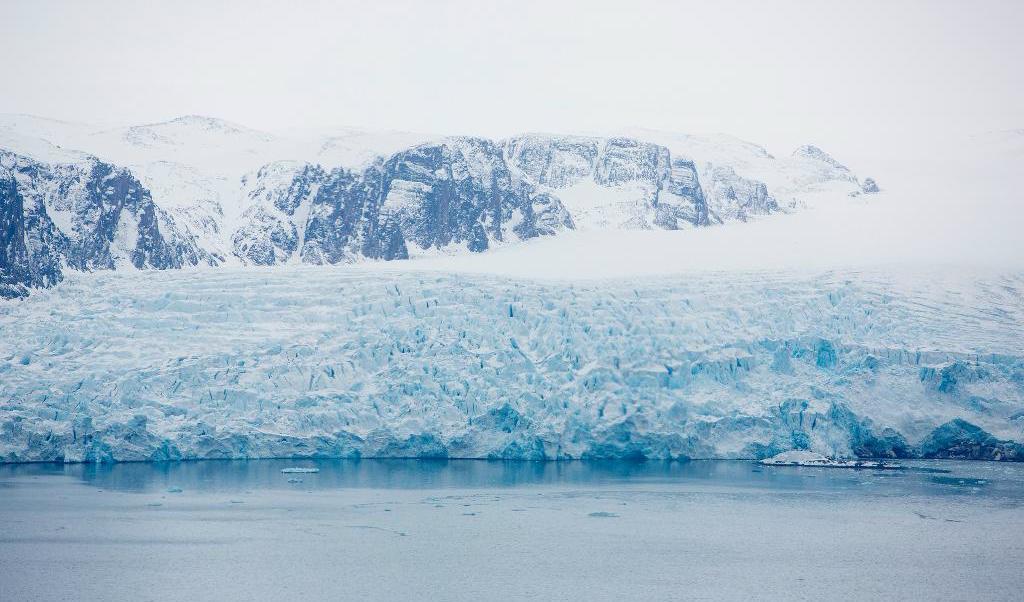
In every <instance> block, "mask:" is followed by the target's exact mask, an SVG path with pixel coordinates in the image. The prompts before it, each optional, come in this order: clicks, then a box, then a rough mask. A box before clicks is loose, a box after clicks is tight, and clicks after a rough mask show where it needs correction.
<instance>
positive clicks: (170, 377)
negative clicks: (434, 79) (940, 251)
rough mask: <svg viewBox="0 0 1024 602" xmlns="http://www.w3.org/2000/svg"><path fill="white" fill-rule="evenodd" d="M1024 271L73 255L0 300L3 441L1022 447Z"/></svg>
mask: <svg viewBox="0 0 1024 602" xmlns="http://www.w3.org/2000/svg"><path fill="white" fill-rule="evenodd" d="M1022 293H1024V277H1022V276H1021V275H1020V274H1019V273H1018V274H1016V275H1013V274H1009V275H1008V274H1000V273H987V274H972V273H965V272H935V273H921V272H912V273H903V272H888V271H861V272H856V271H844V272H842V273H829V272H817V273H805V274H804V273H792V272H777V271H772V272H763V271H759V272H730V273H708V274H701V273H692V274H688V275H682V276H671V277H662V278H655V279H646V280H643V281H621V280H620V281H599V282H591V283H571V282H564V281H563V282H553V281H552V282H544V283H542V282H531V281H527V280H509V279H505V278H499V277H493V276H483V275H461V276H460V275H451V274H431V273H404V272H400V271H387V272H379V271H370V270H368V269H352V268H349V267H340V266H339V267H311V266H286V267H271V268H249V269H239V268H224V269H220V270H204V271H198V272H182V271H168V272H134V273H127V274H121V273H109V272H108V273H96V274H71V275H69V276H68V278H67V280H66V281H65V282H64V283H63V284H61V285H60V286H58V287H55V288H52V289H48V290H43V291H38V292H37V293H35V294H33V295H31V296H30V297H29V298H28V299H25V300H20V301H6V302H0V330H2V331H3V333H4V336H3V337H2V339H0V460H7V461H16V460H65V461H72V460H103V461H109V460H160V459H172V458H224V457H270V456H274V457H281V456H345V457H349V456H359V455H362V456H406V457H409V456H435V457H440V456H459V457H481V458H482V457H502V458H529V459H538V458H570V457H571V458H578V457H615V458H622V457H631V458H637V457H648V458H667V457H694V458H698V457H763V456H768V455H772V454H775V453H778V452H780V451H783V450H787V449H793V448H810V449H812V450H815V451H818V452H820V453H824V454H827V455H830V456H895V457H905V456H916V455H923V456H930V457H935V456H938V457H942V456H955V457H976V458H986V459H1015V458H1016V459H1021V458H1022V457H1024V449H1022V447H1021V446H1020V445H1018V444H1015V443H1012V442H1010V441H1008V440H1015V441H1022V440H1024V346H1022V341H1024V326H1022V325H1024V294H1022Z"/></svg>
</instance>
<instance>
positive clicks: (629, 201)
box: [503, 134, 712, 230]
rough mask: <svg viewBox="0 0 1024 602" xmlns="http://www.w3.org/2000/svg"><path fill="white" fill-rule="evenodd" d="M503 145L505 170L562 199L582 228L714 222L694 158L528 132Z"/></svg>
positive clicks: (643, 145)
mask: <svg viewBox="0 0 1024 602" xmlns="http://www.w3.org/2000/svg"><path fill="white" fill-rule="evenodd" d="M503 147H504V152H505V156H506V157H507V159H508V162H509V165H510V166H511V168H512V169H513V170H514V171H515V172H517V173H518V174H520V176H521V177H522V178H523V180H525V181H526V182H528V183H530V184H532V185H535V186H537V187H539V188H541V189H544V190H547V191H549V192H550V193H551V194H554V195H556V196H558V197H560V198H562V199H563V201H565V202H567V204H569V205H570V210H571V211H573V219H574V220H575V221H576V223H577V225H579V226H580V227H600V228H608V227H611V228H663V229H668V230H676V229H679V228H683V227H693V226H707V225H710V224H711V223H712V219H711V217H710V214H709V211H708V205H707V202H706V201H705V197H704V191H703V189H702V187H701V183H700V179H699V177H698V174H697V170H696V168H695V167H694V164H693V162H692V161H690V160H689V159H686V158H682V157H672V154H671V152H670V151H669V149H667V148H665V147H664V146H660V145H657V144H652V143H650V142H645V141H642V140H638V139H635V138H627V137H615V138H588V137H582V136H552V135H537V134H534V135H526V136H518V137H515V138H510V139H508V140H506V141H504V143H503ZM569 199H572V202H571V203H570V202H569Z"/></svg>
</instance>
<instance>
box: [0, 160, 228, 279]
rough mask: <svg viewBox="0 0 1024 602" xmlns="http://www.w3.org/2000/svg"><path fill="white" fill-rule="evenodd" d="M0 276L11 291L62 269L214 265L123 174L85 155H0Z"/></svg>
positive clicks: (56, 274) (126, 173) (138, 185)
mask: <svg viewBox="0 0 1024 602" xmlns="http://www.w3.org/2000/svg"><path fill="white" fill-rule="evenodd" d="M0 188H2V192H0V195H2V197H3V198H2V199H0V201H2V202H0V215H2V216H3V217H2V218H0V219H2V220H3V231H2V240H0V244H2V245H3V249H4V251H3V254H4V256H3V260H2V264H0V271H2V272H3V276H2V278H3V280H4V281H5V282H6V283H7V285H6V288H5V290H7V291H8V293H7V294H8V295H10V294H14V292H13V290H14V289H12V288H11V287H12V286H15V285H22V286H46V285H48V284H52V283H54V282H57V281H59V280H60V279H61V269H62V267H69V268H72V269H76V270H82V271H92V270H104V269H116V268H123V267H129V268H135V269H172V268H181V267H184V266H187V265H198V264H200V263H210V264H212V263H214V261H213V259H212V257H211V256H210V255H209V253H207V252H206V251H205V250H203V249H202V248H201V246H200V245H199V243H198V241H197V240H196V238H195V237H194V236H193V235H192V234H191V233H190V232H188V230H187V229H185V228H181V227H179V226H178V225H177V223H176V222H175V220H174V218H173V217H172V216H171V215H170V214H168V213H167V212H165V211H163V210H162V209H160V208H159V207H157V205H156V204H155V203H154V202H153V199H152V197H151V195H150V193H149V191H148V190H146V189H145V188H144V187H143V186H142V184H141V183H140V182H139V181H138V180H137V179H136V178H135V177H134V176H133V175H132V174H131V172H129V171H128V170H126V169H122V168H118V167H116V166H113V165H110V164H108V163H104V162H102V161H100V160H98V159H95V158H92V157H86V158H84V159H83V161H82V162H81V163H76V164H64V165H48V164H44V163H40V162H38V161H35V160H33V159H30V158H27V157H23V156H19V155H15V154H13V153H6V152H0Z"/></svg>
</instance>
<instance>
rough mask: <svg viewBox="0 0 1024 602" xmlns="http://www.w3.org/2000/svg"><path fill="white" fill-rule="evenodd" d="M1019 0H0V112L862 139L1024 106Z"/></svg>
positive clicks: (859, 144) (901, 135) (838, 144)
mask: <svg viewBox="0 0 1024 602" xmlns="http://www.w3.org/2000/svg"><path fill="white" fill-rule="evenodd" d="M1022 15H1024V2H1020V1H1009V2H994V1H988V2H918V1H901V2H891V1H882V2H710V1H707V0H704V1H701V2H694V3H684V2H678V1H665V2H640V1H635V0H634V1H631V2H623V1H617V2H608V3H603V2H597V1H595V0H584V1H580V2H575V1H574V2H554V1H552V0H548V1H546V2H532V1H524V0H520V1H516V2H485V1H483V0H476V1H447V0H446V1H443V2H442V1H434V2H427V1H422V2H420V1H409V2H404V1H394V2H388V1H381V0H375V1H370V2H346V3H342V2H330V3H317V2H270V3H261V2H254V1H252V0H247V1H245V2H237V3H235V2H212V1H209V2H165V3H155V2H154V3H149V2H46V1H39V0H29V1H18V0H13V1H12V0H5V1H4V5H3V19H2V20H0V57H3V59H4V71H3V76H2V79H0V81H2V83H0V112H19V113H20V112H24V113H32V114H36V115H42V116H47V117H55V118H62V119H68V120H74V121H89V122H105V123H112V124H113V123H116V124H125V123H140V122H152V121H159V120H164V119H167V118H171V117H174V116H178V115H182V114H191V113H196V114H203V115H212V116H218V117H222V118H225V119H230V120H233V121H237V122H240V123H243V124H245V125H249V126H252V127H256V128H264V129H271V130H279V129H282V128H290V127H296V126H323V125H354V126H363V127H368V128H388V129H407V130H414V131H424V132H438V133H467V134H468V133H472V134H483V135H492V136H500V135H504V134H508V133H512V132H515V131H601V130H605V131H608V130H613V129H616V128H620V127H626V126H643V127H653V128H660V129H669V130H675V131H688V132H710V131H721V132H728V133H732V134H736V135H739V136H741V137H745V138H748V139H752V140H755V141H758V142H762V143H766V144H769V145H770V147H771V148H772V149H773V150H774V149H778V150H779V151H780V152H785V151H788V149H789V148H792V147H793V146H795V145H797V144H799V143H803V142H807V141H812V142H816V143H818V144H820V145H822V146H826V147H828V148H830V149H838V150H841V151H843V152H845V153H846V155H847V156H849V154H859V153H861V152H870V151H878V150H880V149H894V148H901V147H900V145H901V144H903V143H905V142H906V141H908V140H917V141H920V140H922V139H929V140H931V139H935V138H938V137H943V136H954V135H959V134H964V133H970V132H978V131H987V130H993V129H1005V128H1021V127H1024V76H1022V74H1024V68H1022V67H1021V64H1020V63H1021V59H1022V58H1024V42H1022V39H1024V36H1022V34H1021V32H1022V30H1024V19H1022Z"/></svg>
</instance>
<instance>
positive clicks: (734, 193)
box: [706, 165, 779, 223]
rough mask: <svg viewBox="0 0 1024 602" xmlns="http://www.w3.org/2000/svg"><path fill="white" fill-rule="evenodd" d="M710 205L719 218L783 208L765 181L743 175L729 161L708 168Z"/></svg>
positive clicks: (744, 216)
mask: <svg viewBox="0 0 1024 602" xmlns="http://www.w3.org/2000/svg"><path fill="white" fill-rule="evenodd" d="M706 175H707V178H706V182H707V197H708V205H709V206H710V211H711V214H712V216H713V218H714V219H715V220H716V221H717V222H718V223H722V222H726V221H732V220H737V221H743V222H745V221H747V220H749V219H750V218H752V217H755V216H758V215H768V214H769V213H774V212H776V211H779V204H778V202H776V200H775V199H774V198H772V196H771V195H770V194H768V187H767V186H765V184H764V182H758V181H757V180H750V179H747V178H743V177H741V176H739V175H738V174H737V173H736V171H735V170H733V169H732V168H731V167H728V166H725V165H714V166H709V168H708V170H707V174H706Z"/></svg>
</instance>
